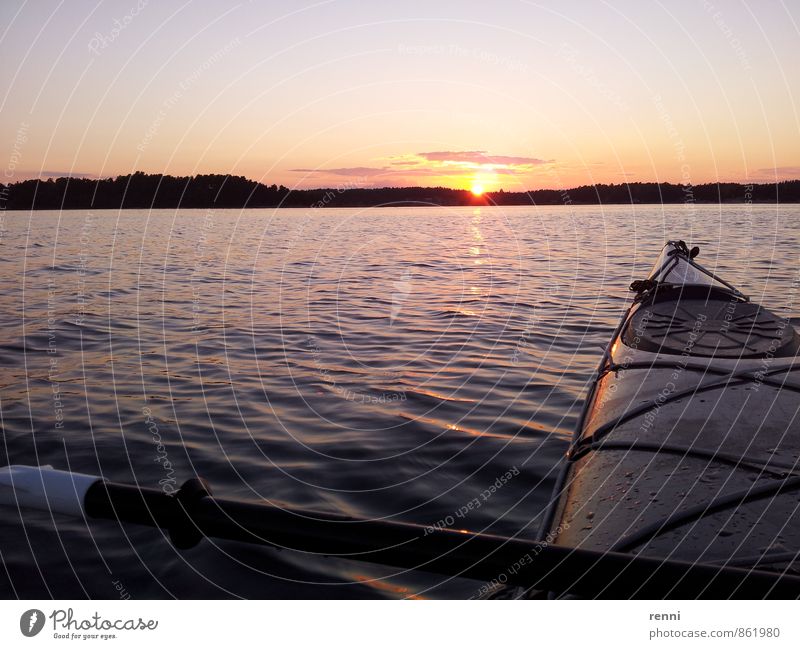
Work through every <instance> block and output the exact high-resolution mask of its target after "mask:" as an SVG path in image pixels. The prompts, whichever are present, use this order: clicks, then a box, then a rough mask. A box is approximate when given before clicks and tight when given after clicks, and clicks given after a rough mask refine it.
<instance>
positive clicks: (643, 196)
mask: <svg viewBox="0 0 800 649" xmlns="http://www.w3.org/2000/svg"><path fill="white" fill-rule="evenodd" d="M798 202H800V180H787V181H782V182H779V183H770V184H750V185H746V184H739V183H708V184H704V185H694V186H691V185H673V184H671V183H623V184H618V185H586V186H583V187H575V188H572V189H566V190H558V189H537V190H532V191H527V192H508V191H502V190H501V191H497V192H487V193H486V194H484V195H482V196H474V195H473V194H472V193H471V192H469V191H467V190H463V189H450V188H447V187H381V188H360V187H353V186H350V185H343V186H341V187H333V188H322V189H294V190H290V189H288V188H286V187H284V186H283V185H264V184H261V183H257V182H255V181H253V180H248V179H247V178H244V177H242V176H225V175H216V174H213V175H211V174H210V175H200V176H179V177H176V176H162V175H160V174H145V173H142V172H137V173H135V174H132V175H127V176H118V177H117V178H106V179H100V180H95V179H88V178H58V179H48V180H25V181H22V182H18V183H13V184H10V185H2V184H0V209H8V210H31V209H34V210H44V209H47V210H53V209H149V208H169V209H175V208H189V209H191V208H259V207H302V208H309V207H378V206H390V205H395V206H396V205H445V206H464V205H601V204H632V203H798Z"/></svg>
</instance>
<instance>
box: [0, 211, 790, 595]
mask: <svg viewBox="0 0 800 649" xmlns="http://www.w3.org/2000/svg"><path fill="white" fill-rule="evenodd" d="M0 216H2V219H3V225H2V228H0V277H2V284H0V287H1V293H0V295H2V306H3V308H2V310H0V319H1V321H0V331H1V332H2V333H1V334H0V359H1V360H0V398H1V401H0V414H2V428H3V446H2V451H0V454H1V456H0V464H6V463H19V464H36V463H42V464H52V465H54V466H55V467H58V468H66V467H70V468H71V469H72V470H75V471H82V472H86V473H95V474H96V473H101V474H102V475H104V476H105V477H106V478H108V479H111V480H116V481H135V482H138V483H139V484H141V485H145V486H148V487H154V488H162V489H165V490H167V491H169V490H170V489H172V488H173V485H174V486H175V487H177V486H179V485H180V483H181V482H183V481H184V480H185V479H187V478H189V477H191V476H193V475H201V476H203V477H205V478H207V479H208V480H209V481H210V482H211V484H212V486H213V487H214V490H215V493H216V494H218V495H221V496H226V497H236V498H263V499H266V500H269V501H271V502H273V503H277V504H280V505H286V506H291V507H304V508H310V509H315V510H323V511H334V512H343V513H346V514H349V515H352V516H358V517H364V518H373V519H375V518H387V519H391V520H400V521H411V522H418V523H421V524H424V525H433V524H436V523H437V522H439V521H441V520H445V519H447V517H453V520H454V521H455V526H457V527H461V528H470V529H473V530H489V531H491V532H494V533H499V534H519V535H521V536H524V537H532V536H533V535H534V534H535V533H536V529H537V526H538V524H539V520H540V516H541V513H542V509H543V507H544V506H545V504H546V502H547V500H548V498H549V495H550V491H551V489H552V487H553V483H554V481H555V477H556V471H555V468H556V465H557V463H558V461H559V459H560V457H561V456H562V455H563V453H564V451H565V450H566V448H567V442H568V439H569V437H570V435H571V432H572V429H573V427H574V425H575V421H576V418H577V415H578V412H579V409H580V406H581V402H582V398H583V395H584V393H585V390H586V388H587V386H588V382H589V381H590V379H591V375H592V372H593V370H594V369H595V366H596V364H597V362H598V360H599V357H600V354H601V353H602V349H603V347H604V345H605V344H606V343H607V341H608V339H609V337H610V335H611V333H612V330H613V329H614V327H615V325H616V323H617V321H618V319H619V317H620V316H621V314H622V312H623V310H624V309H625V307H626V303H627V300H628V293H627V286H628V284H629V283H630V282H631V281H632V280H634V279H639V278H642V277H644V276H645V275H646V274H647V271H648V270H649V268H650V266H651V265H652V263H653V260H654V259H655V256H656V254H657V252H658V250H659V249H660V247H661V246H662V245H663V242H664V241H665V240H666V239H668V238H684V239H686V240H687V241H691V243H692V244H698V245H700V246H701V248H702V252H701V257H700V261H701V262H703V263H705V264H706V265H707V266H709V267H710V268H712V269H713V270H715V271H716V272H717V273H719V274H721V275H722V276H724V277H725V278H727V279H728V280H730V281H732V282H733V283H734V284H736V285H738V286H739V287H740V288H742V289H743V290H744V291H745V292H747V293H749V294H750V295H751V296H752V297H753V298H754V299H755V300H756V301H760V302H762V303H764V304H765V305H767V306H769V307H771V308H772V309H773V310H781V309H783V310H784V312H788V313H790V314H791V315H796V314H797V313H798V312H800V305H798V304H793V303H792V302H791V297H790V295H791V294H790V291H789V287H790V285H791V282H792V275H793V273H794V272H795V271H796V268H797V265H798V250H800V248H798V243H800V242H799V241H798V239H800V208H798V207H797V206H781V207H775V206H745V205H738V206H724V207H722V208H720V207H719V206H703V207H698V208H696V209H694V210H690V209H686V208H685V207H684V206H681V205H676V206H666V207H663V208H662V207H660V206H658V207H657V206H636V207H607V208H599V207H580V208H574V209H571V208H566V207H544V208H527V207H526V208H521V207H520V208H475V209H472V208H469V209H454V208H394V209H390V208H382V209H371V210H355V209H336V210H277V211H271V210H245V211H241V210H220V211H213V212H211V211H210V212H205V211H202V210H181V211H177V212H176V211H170V210H162V211H151V212H148V211H134V210H131V211H123V212H113V211H98V212H66V213H58V212H38V213H35V214H34V215H33V216H31V215H30V214H28V213H23V212H11V213H4V214H2V215H0ZM515 468H516V469H517V470H518V472H519V475H516V476H514V477H512V478H511V479H510V480H508V481H506V482H505V483H502V482H501V487H500V488H498V489H496V491H495V492H494V494H492V495H491V497H489V498H488V499H481V497H480V496H481V494H482V493H483V492H484V490H486V489H487V488H488V487H490V486H491V485H493V484H494V483H495V481H496V480H497V479H498V478H499V477H501V476H503V475H504V474H506V472H508V471H510V470H511V471H512V473H513V472H514V469H515ZM476 498H478V499H479V503H480V505H479V506H474V505H473V508H472V509H471V511H469V512H468V513H467V514H464V515H459V513H460V512H464V511H465V510H464V509H463V508H464V507H465V506H466V505H467V504H468V503H470V502H471V501H474V499H476ZM0 559H2V564H3V566H4V569H3V570H0V595H2V596H4V597H15V596H16V597H26V598H40V597H94V598H116V597H118V587H123V588H124V589H125V592H127V593H128V594H130V596H131V597H132V598H152V597H182V598H186V597H203V598H218V597H313V598H326V597H339V598H341V597H469V596H471V595H472V594H474V593H475V592H476V591H477V590H478V588H479V587H480V584H479V583H477V582H474V581H469V580H463V579H445V578H442V577H437V576H433V575H430V574H426V573H423V572H402V571H397V570H393V569H388V568H382V567H380V566H375V565H371V564H363V563H358V562H353V561H347V560H344V559H334V558H323V557H314V556H308V555H301V554H297V553H293V552H288V551H281V552H278V551H274V550H269V549H263V548H255V547H249V546H244V545H239V544H235V543H226V542H210V541H205V542H203V543H202V544H201V545H200V546H198V547H197V548H195V549H192V550H190V551H186V552H177V551H176V550H174V549H173V548H172V547H171V546H170V544H169V543H168V541H167V540H166V539H165V538H164V536H163V534H162V533H161V532H159V531H156V530H151V529H145V528H140V527H136V526H120V525H119V524H116V523H112V522H93V523H92V524H91V525H87V524H86V523H85V522H84V521H76V520H70V519H66V518H59V517H56V518H51V517H50V516H49V515H46V514H37V513H31V512H25V514H24V525H23V523H22V520H21V519H20V514H19V513H18V512H17V511H16V510H15V509H11V508H3V509H2V522H0Z"/></svg>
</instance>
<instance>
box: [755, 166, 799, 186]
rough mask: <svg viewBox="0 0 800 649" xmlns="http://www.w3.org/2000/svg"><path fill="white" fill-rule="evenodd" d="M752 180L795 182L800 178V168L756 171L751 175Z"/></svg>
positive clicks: (776, 168)
mask: <svg viewBox="0 0 800 649" xmlns="http://www.w3.org/2000/svg"><path fill="white" fill-rule="evenodd" d="M750 175H751V178H752V180H761V181H766V182H770V181H776V180H794V179H796V178H800V166H789V167H767V168H765V169H756V170H755V172H753V173H751V174H750Z"/></svg>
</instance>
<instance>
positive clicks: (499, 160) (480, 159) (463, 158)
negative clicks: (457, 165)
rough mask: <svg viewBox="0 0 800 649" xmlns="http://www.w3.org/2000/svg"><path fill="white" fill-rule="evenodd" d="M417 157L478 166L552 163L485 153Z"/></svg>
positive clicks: (437, 152)
mask: <svg viewBox="0 0 800 649" xmlns="http://www.w3.org/2000/svg"><path fill="white" fill-rule="evenodd" d="M417 156H419V157H420V158H423V159H425V160H429V161H431V162H468V163H472V164H479V165H485V164H489V165H509V166H516V165H525V166H532V165H543V164H548V163H550V162H553V161H552V160H542V159H541V158H527V157H524V156H515V155H491V154H489V153H488V152H487V151H428V152H426V153H417Z"/></svg>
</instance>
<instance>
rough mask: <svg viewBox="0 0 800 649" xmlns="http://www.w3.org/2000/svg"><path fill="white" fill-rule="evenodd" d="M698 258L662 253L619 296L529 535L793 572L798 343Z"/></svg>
mask: <svg viewBox="0 0 800 649" xmlns="http://www.w3.org/2000/svg"><path fill="white" fill-rule="evenodd" d="M698 252H699V249H697V248H693V249H692V250H689V249H688V247H687V246H686V244H685V243H684V242H682V241H670V242H668V243H667V244H666V246H665V247H664V249H663V251H662V253H661V255H660V257H659V259H658V261H657V262H656V264H655V266H654V267H653V271H652V272H651V274H650V276H649V277H648V278H647V279H645V280H641V281H637V282H634V283H633V284H632V285H631V290H632V291H634V292H635V293H636V297H635V299H634V301H633V304H632V305H631V307H630V308H629V309H628V311H627V312H626V313H625V315H624V316H623V318H622V320H621V322H620V324H619V326H618V327H617V329H616V331H615V332H614V335H613V337H612V339H611V342H610V344H609V346H608V348H607V350H606V352H605V354H604V356H603V359H602V361H601V363H600V366H599V369H598V373H597V377H596V379H595V381H594V383H593V385H592V387H591V390H590V393H589V396H588V398H587V400H586V404H585V407H584V410H583V413H582V414H581V417H580V419H579V424H578V427H577V430H576V433H575V436H574V437H573V440H572V444H571V447H570V450H569V453H568V456H567V461H566V463H565V466H564V467H563V470H562V472H561V475H560V477H559V479H558V481H557V484H556V489H555V491H554V496H553V500H552V504H551V506H550V508H549V511H548V512H547V514H546V517H545V520H544V524H543V527H542V531H541V534H540V535H541V537H542V538H549V539H552V541H553V543H555V544H556V545H561V546H565V547H574V548H581V549H587V550H593V551H598V552H602V551H611V552H629V553H632V554H634V555H636V556H639V557H645V556H646V557H651V558H655V559H658V558H663V559H664V560H680V561H688V562H695V563H697V562H701V563H705V564H708V565H722V566H725V565H727V566H731V565H737V566H749V567H756V566H757V567H758V568H759V569H762V570H764V569H766V570H773V571H775V572H776V573H778V574H784V573H786V572H789V571H796V570H797V569H798V568H800V564H798V557H800V507H799V506H798V505H799V504H800V498H799V497H798V496H799V495H800V462H798V458H800V436H798V430H797V426H796V423H795V421H796V418H797V415H798V411H800V383H798V382H797V380H796V377H797V372H798V370H800V364H795V363H794V362H795V359H796V356H797V353H798V349H800V337H798V334H797V332H796V331H795V330H794V328H793V327H792V325H791V323H790V321H789V319H788V318H780V317H778V316H776V315H775V314H773V313H771V312H769V311H768V310H766V309H764V308H763V307H761V306H758V305H756V304H753V303H752V302H750V300H749V299H748V298H747V297H746V296H745V295H743V294H742V293H741V292H740V291H739V290H737V289H736V288H734V287H733V286H732V285H730V284H729V283H727V282H726V281H724V280H722V279H721V278H719V277H717V276H716V275H714V274H713V273H712V272H710V271H709V270H707V269H705V268H703V267H702V266H700V265H699V264H698V263H697V262H696V261H695V257H696V256H697V253H698ZM793 379H794V380H793ZM609 586H611V585H609ZM600 595H601V596H603V593H602V592H601V593H600ZM606 596H608V595H607V594H606Z"/></svg>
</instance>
